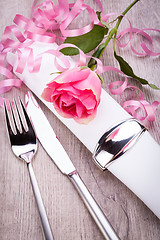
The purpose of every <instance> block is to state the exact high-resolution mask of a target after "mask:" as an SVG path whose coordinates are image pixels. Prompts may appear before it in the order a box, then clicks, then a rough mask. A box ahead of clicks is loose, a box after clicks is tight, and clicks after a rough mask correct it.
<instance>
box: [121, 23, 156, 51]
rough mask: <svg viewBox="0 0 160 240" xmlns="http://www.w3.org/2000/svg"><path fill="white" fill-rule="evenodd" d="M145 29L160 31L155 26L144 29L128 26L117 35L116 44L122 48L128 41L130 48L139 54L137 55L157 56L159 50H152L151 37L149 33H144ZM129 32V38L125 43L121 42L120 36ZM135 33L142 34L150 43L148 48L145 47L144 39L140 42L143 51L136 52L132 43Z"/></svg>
mask: <svg viewBox="0 0 160 240" xmlns="http://www.w3.org/2000/svg"><path fill="white" fill-rule="evenodd" d="M146 31H154V32H157V33H160V30H158V29H155V28H145V29H142V30H140V29H138V28H133V27H131V26H130V28H126V29H125V30H123V31H122V32H121V33H120V34H119V35H118V36H117V44H118V46H119V47H121V48H124V47H126V46H127V45H128V44H129V43H130V47H131V50H132V51H133V52H134V53H135V54H137V55H139V56H147V55H148V56H159V55H160V52H154V51H153V41H152V38H151V37H150V35H149V34H147V33H146ZM128 33H130V38H129V40H128V42H127V43H125V44H121V43H120V40H121V38H123V36H125V35H126V34H128ZM137 35H141V36H143V37H144V38H145V39H146V40H148V42H149V44H150V49H149V48H148V47H147V45H146V43H145V42H144V41H142V42H141V44H140V46H141V48H142V50H143V52H138V51H137V50H136V49H135V48H134V47H133V44H132V40H133V39H134V38H135V37H136V36H137Z"/></svg>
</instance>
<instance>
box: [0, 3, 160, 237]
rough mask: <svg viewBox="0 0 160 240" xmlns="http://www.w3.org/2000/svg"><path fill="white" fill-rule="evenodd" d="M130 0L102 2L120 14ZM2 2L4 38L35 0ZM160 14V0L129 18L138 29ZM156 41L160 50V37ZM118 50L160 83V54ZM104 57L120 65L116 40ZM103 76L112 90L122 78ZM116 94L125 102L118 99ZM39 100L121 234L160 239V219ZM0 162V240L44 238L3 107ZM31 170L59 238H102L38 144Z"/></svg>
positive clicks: (153, 128)
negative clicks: (98, 164) (140, 54)
mask: <svg viewBox="0 0 160 240" xmlns="http://www.w3.org/2000/svg"><path fill="white" fill-rule="evenodd" d="M130 2H131V0H130V1H127V0H123V1H122V0H120V1H118V0H110V1H109V0H102V3H103V6H104V9H105V12H106V13H107V12H118V13H121V12H122V11H123V10H124V9H125V7H126V6H127V5H128V4H129V3H130ZM85 3H88V4H89V5H90V6H92V7H95V8H96V7H97V5H96V2H95V1H92V0H88V1H87V0H86V1H85ZM0 4H1V8H0V15H1V30H0V36H2V33H3V31H4V28H5V26H7V25H10V24H12V20H13V18H14V16H15V15H16V13H19V14H23V15H24V16H26V17H29V15H30V9H31V5H32V1H31V0H28V1H25V0H21V1H19V0H14V1H9V0H5V1H2V0H0ZM97 9H98V8H97ZM159 12H160V4H159V1H158V0H149V1H139V3H138V4H137V5H136V6H135V7H134V8H133V9H132V10H131V11H130V12H129V13H128V15H127V16H128V17H129V19H130V20H131V22H132V24H133V26H134V27H138V28H146V27H154V28H159V22H160V21H159V20H160V19H159ZM88 20H89V18H88V17H87V14H85V15H84V16H83V17H81V18H80V21H78V20H77V22H76V21H75V23H74V24H75V26H77V25H78V23H79V24H86V23H87V21H88ZM74 24H73V25H74ZM125 26H127V21H124V24H123V26H122V28H123V27H125ZM155 44H157V48H158V39H157V42H156V43H155ZM118 52H119V53H121V55H123V56H124V58H125V59H126V60H127V61H128V62H129V63H130V64H131V65H132V67H133V69H134V70H135V73H136V74H138V75H140V76H141V77H144V78H147V79H148V81H150V82H153V83H155V84H157V85H159V86H160V84H159V75H160V68H159V58H156V57H153V58H149V57H147V58H140V57H137V56H135V55H134V54H132V53H131V51H130V49H129V48H126V49H123V50H120V49H118ZM102 60H103V62H104V63H105V64H106V65H111V66H113V65H114V66H117V67H118V65H117V63H116V61H115V60H114V58H113V51H112V44H110V45H109V47H108V49H107V51H106V53H105V54H104V56H103V58H102ZM1 79H2V77H1ZM104 79H105V85H104V88H105V89H106V91H108V89H107V85H108V84H109V83H110V82H111V81H114V80H118V79H121V77H120V76H119V75H117V74H115V73H112V72H110V73H106V74H104ZM136 84H137V86H139V87H140V88H141V89H143V93H144V97H145V99H146V100H148V101H149V102H152V101H154V100H158V101H160V94H159V91H154V90H151V89H149V88H148V87H143V88H142V87H141V86H140V85H139V84H138V83H136ZM26 91H27V87H25V86H23V87H22V88H21V89H20V90H17V89H13V90H12V91H11V92H9V93H7V94H5V95H4V96H6V97H8V98H12V97H13V96H17V95H19V96H21V98H22V99H24V94H25V92H26ZM113 97H114V98H115V99H116V101H118V102H119V103H120V104H121V102H122V100H121V99H120V97H116V96H113ZM39 104H40V106H41V107H42V110H44V112H45V113H46V115H47V118H48V120H49V121H50V123H51V125H52V126H53V128H54V130H55V132H56V134H57V136H58V138H59V139H60V141H61V143H62V145H63V146H64V147H65V149H66V151H67V153H68V154H69V156H70V158H71V160H72V162H73V163H74V165H75V166H76V168H77V169H78V171H79V173H80V175H81V177H82V179H83V180H84V182H85V183H86V185H87V187H88V189H89V190H90V192H91V193H92V194H93V196H94V197H95V199H96V200H97V202H98V203H99V205H100V206H101V208H102V209H103V211H104V213H105V215H106V216H107V218H108V219H109V221H110V222H111V224H112V226H113V227H114V229H115V230H116V232H117V233H118V235H119V236H120V238H121V239H122V240H159V239H160V220H159V219H158V218H157V217H156V216H155V215H154V214H153V213H152V212H151V211H150V210H149V209H148V208H147V207H146V206H145V205H144V204H143V203H142V202H141V200H139V199H138V198H137V197H136V196H135V195H134V194H133V193H132V192H131V191H130V190H129V189H127V187H126V186H125V185H124V184H122V183H121V182H120V181H119V180H118V179H116V178H115V177H114V176H113V175H112V174H111V173H110V172H101V171H100V170H99V169H98V168H97V167H96V166H95V165H94V163H93V162H92V156H91V153H90V152H89V151H88V150H87V149H86V148H85V146H84V145H82V143H81V142H80V141H79V140H78V139H77V138H76V137H75V136H74V135H73V134H72V133H71V132H70V131H69V130H68V129H67V128H66V127H65V126H64V125H63V124H62V123H61V122H60V121H59V120H58V119H57V118H56V117H55V116H53V114H52V113H51V112H50V111H49V110H48V109H47V108H46V107H45V106H44V105H43V104H42V103H41V102H39ZM159 113H160V109H158V112H157V114H156V122H155V123H152V124H149V125H148V127H149V131H150V133H151V134H152V136H153V137H154V138H155V140H156V141H157V142H158V143H160V135H159V134H158V131H159V129H160V121H159V119H160V118H159ZM0 161H1V164H0V240H29V239H35V240H42V239H43V238H42V231H41V226H40V219H39V216H38V212H37V208H36V205H35V200H34V196H33V193H32V189H31V184H30V181H29V176H28V172H27V166H26V164H25V163H24V162H22V161H20V160H18V159H17V158H16V157H15V156H14V155H13V153H12V152H11V149H10V146H9V141H8V136H7V133H6V126H5V120H4V113H3V109H0ZM33 168H34V171H35V174H36V177H37V181H38V183H39V187H40V190H41V194H42V198H43V200H44V204H45V206H46V211H47V214H48V217H49V221H50V223H51V226H52V229H53V232H54V236H55V239H56V240H68V239H70V240H80V239H81V240H102V239H103V236H102V235H101V233H100V231H99V229H98V228H97V226H96V225H95V223H94V221H93V220H92V218H91V216H90V214H89V213H88V211H87V209H86V207H85V206H84V204H83V202H82V201H81V199H80V197H79V195H78V194H77V192H76V190H75V189H74V187H73V185H72V184H71V182H70V181H69V180H68V179H67V177H65V176H64V175H62V174H61V173H60V171H59V170H58V169H57V167H56V166H55V165H54V164H53V162H52V160H51V159H50V158H49V157H48V155H47V154H46V153H45V151H44V150H43V149H42V147H41V146H40V145H39V148H38V152H37V155H36V157H35V159H34V161H33Z"/></svg>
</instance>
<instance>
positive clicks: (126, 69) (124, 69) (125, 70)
mask: <svg viewBox="0 0 160 240" xmlns="http://www.w3.org/2000/svg"><path fill="white" fill-rule="evenodd" d="M114 57H115V58H116V59H117V61H118V62H119V65H120V68H121V71H122V72H123V73H124V74H126V75H127V76H129V77H132V78H135V79H137V80H138V81H140V83H141V84H144V85H146V84H148V85H149V86H150V87H151V88H153V89H156V90H159V88H158V87H157V86H155V85H154V84H152V83H149V82H148V81H147V80H145V79H144V78H140V77H138V76H137V75H135V74H134V72H133V69H132V68H131V66H130V65H129V64H128V63H127V62H126V61H125V60H124V59H123V58H122V57H121V56H118V55H117V54H116V52H115V51H114Z"/></svg>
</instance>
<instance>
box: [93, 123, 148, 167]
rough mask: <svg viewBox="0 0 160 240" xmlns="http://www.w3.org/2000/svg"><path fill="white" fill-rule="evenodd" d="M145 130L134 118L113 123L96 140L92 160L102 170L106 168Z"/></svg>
mask: <svg viewBox="0 0 160 240" xmlns="http://www.w3.org/2000/svg"><path fill="white" fill-rule="evenodd" d="M146 130H147V129H146V128H145V127H144V126H143V125H142V124H141V123H140V122H138V121H137V120H136V119H134V118H131V119H128V120H125V121H123V122H121V123H119V124H117V125H115V126H114V127H112V128H110V129H109V130H108V131H107V132H106V133H105V134H104V135H103V136H102V137H101V138H100V140H99V141H98V144H97V145H96V148H95V150H94V153H93V160H94V161H95V163H96V164H97V165H98V166H99V167H100V168H101V169H102V170H106V169H107V168H108V166H109V165H110V164H111V163H113V161H114V160H116V159H117V158H119V157H120V156H122V155H123V154H124V153H125V152H126V151H128V150H129V149H130V148H131V147H132V146H133V145H134V144H135V143H136V142H137V141H138V139H139V137H140V136H141V135H142V133H144V132H145V131H146Z"/></svg>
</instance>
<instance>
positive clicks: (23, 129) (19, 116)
mask: <svg viewBox="0 0 160 240" xmlns="http://www.w3.org/2000/svg"><path fill="white" fill-rule="evenodd" d="M14 104H15V106H16V110H17V113H18V118H19V121H20V124H21V128H22V131H23V132H24V131H26V130H25V128H24V125H23V122H22V119H21V115H20V113H19V110H18V106H17V103H16V100H15V98H14Z"/></svg>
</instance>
